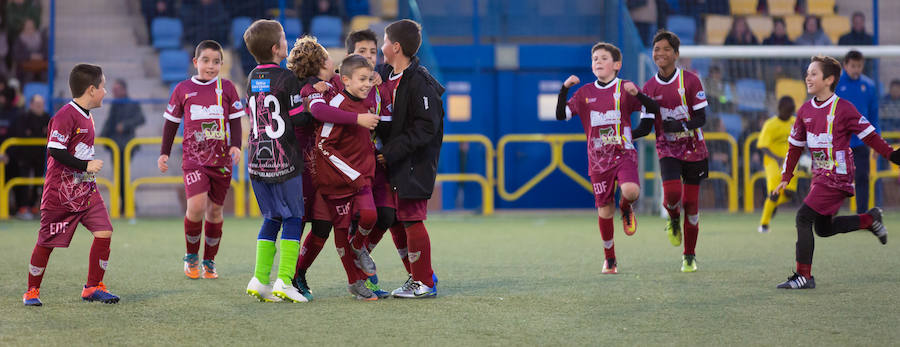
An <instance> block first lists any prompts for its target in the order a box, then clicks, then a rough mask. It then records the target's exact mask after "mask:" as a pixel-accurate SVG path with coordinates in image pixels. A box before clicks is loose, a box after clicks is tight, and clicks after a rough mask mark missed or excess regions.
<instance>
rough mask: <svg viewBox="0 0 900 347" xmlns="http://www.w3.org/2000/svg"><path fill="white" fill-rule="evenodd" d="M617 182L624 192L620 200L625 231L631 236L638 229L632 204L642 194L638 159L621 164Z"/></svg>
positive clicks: (617, 172)
mask: <svg viewBox="0 0 900 347" xmlns="http://www.w3.org/2000/svg"><path fill="white" fill-rule="evenodd" d="M616 182H618V184H619V190H620V191H621V192H622V198H621V199H620V200H619V210H621V213H622V229H623V230H624V231H625V235H629V236H631V235H634V233H635V232H636V231H637V217H635V215H634V209H633V208H632V204H634V202H635V201H637V200H638V198H639V197H640V196H641V186H640V184H641V180H640V175H639V174H638V168H637V161H636V160H627V161H625V162H623V163H622V165H620V166H619V168H618V170H617V171H616Z"/></svg>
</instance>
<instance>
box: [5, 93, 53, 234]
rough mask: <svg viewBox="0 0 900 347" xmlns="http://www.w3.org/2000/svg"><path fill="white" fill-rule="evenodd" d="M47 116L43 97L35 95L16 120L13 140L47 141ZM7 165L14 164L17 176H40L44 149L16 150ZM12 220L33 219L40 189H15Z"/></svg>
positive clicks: (27, 148) (41, 174)
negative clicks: (14, 212)
mask: <svg viewBox="0 0 900 347" xmlns="http://www.w3.org/2000/svg"><path fill="white" fill-rule="evenodd" d="M49 124H50V114H48V113H47V108H46V107H45V104H44V97H43V96H41V95H39V94H36V95H34V96H32V97H31V100H29V102H28V111H27V112H26V113H25V114H24V115H23V116H22V117H20V118H19V119H18V120H17V121H16V125H15V127H16V131H15V133H14V134H15V136H16V137H31V138H40V139H46V138H47V129H48V126H49ZM14 153H15V155H14V157H13V159H12V160H11V162H13V163H15V165H16V176H18V177H41V176H44V158H45V157H46V156H47V147H45V146H40V147H35V146H27V147H19V148H16V151H15V152H14ZM15 196H16V217H19V218H21V219H25V220H31V219H34V216H35V215H36V214H37V213H38V204H39V203H40V202H41V186H18V187H16V188H15Z"/></svg>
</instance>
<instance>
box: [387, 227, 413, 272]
mask: <svg viewBox="0 0 900 347" xmlns="http://www.w3.org/2000/svg"><path fill="white" fill-rule="evenodd" d="M390 230H391V239H393V241H394V246H395V247H397V254H399V255H400V261H402V262H403V267H404V268H406V273H408V274H412V268H411V267H410V266H409V245H408V243H407V242H406V228H405V227H404V226H403V223H401V222H396V223H394V225H392V226H391V229H390Z"/></svg>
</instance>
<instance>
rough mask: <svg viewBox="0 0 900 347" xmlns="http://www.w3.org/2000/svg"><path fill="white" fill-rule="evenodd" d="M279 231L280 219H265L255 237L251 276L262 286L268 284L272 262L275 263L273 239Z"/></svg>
mask: <svg viewBox="0 0 900 347" xmlns="http://www.w3.org/2000/svg"><path fill="white" fill-rule="evenodd" d="M280 229H281V218H277V217H274V218H266V219H265V220H263V224H262V227H260V229H259V235H257V237H256V266H255V268H254V271H253V275H254V276H255V277H256V279H257V280H259V282H260V283H262V284H268V283H269V282H270V281H269V277H270V274H271V272H272V262H274V261H275V237H277V236H278V230H280Z"/></svg>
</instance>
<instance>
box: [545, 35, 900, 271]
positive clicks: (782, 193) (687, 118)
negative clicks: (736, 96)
mask: <svg viewBox="0 0 900 347" xmlns="http://www.w3.org/2000/svg"><path fill="white" fill-rule="evenodd" d="M679 46H680V40H679V39H678V37H677V36H676V35H675V34H673V33H671V32H669V31H666V30H660V31H659V32H658V33H657V34H656V36H655V37H654V38H653V42H652V48H653V61H654V63H656V66H657V67H658V68H659V71H658V73H657V74H656V75H654V76H653V77H652V78H651V79H650V80H649V81H647V82H646V83H645V84H644V87H643V89H642V90H638V88H637V86H635V84H634V83H632V82H630V81H625V80H621V79H619V78H618V77H617V74H618V72H619V70H621V68H622V53H621V51H620V50H619V49H618V48H616V47H615V46H614V45H611V44H608V43H604V42H601V43H598V44H596V45H594V47H593V48H592V49H591V69H592V71H593V73H594V75H595V76H596V77H597V80H596V81H594V82H592V83H590V84H587V85H584V86H582V87H581V88H579V89H578V90H577V91H576V92H575V93H574V95H573V96H572V97H571V98H568V93H569V88H571V87H572V86H574V85H575V84H578V83H579V82H580V81H579V79H578V77H576V76H570V77H569V78H568V79H567V80H566V81H565V82H564V83H563V86H562V88H561V90H560V92H559V99H558V102H557V107H556V118H557V119H558V120H567V119H570V118H571V117H572V116H573V115H578V116H579V118H581V123H582V125H583V127H584V132H585V135H587V153H588V167H589V171H590V177H591V184H592V185H593V190H594V196H595V202H596V206H597V211H598V214H599V226H600V234H601V238H602V240H603V248H604V253H605V257H606V259H605V261H604V262H603V269H602V273H604V274H615V273H617V272H618V263H617V261H616V253H615V247H614V242H613V231H614V228H613V222H612V217H613V215H614V212H615V191H616V188H617V185H618V188H619V189H620V191H621V199H620V201H619V208H620V210H621V214H622V222H623V229H624V232H625V234H626V235H633V234H634V233H635V231H636V230H637V220H636V218H635V216H634V212H633V211H632V207H631V206H632V204H633V203H634V202H635V200H637V198H638V196H639V195H640V186H639V185H640V180H639V176H638V164H637V163H638V162H637V152H636V150H635V147H634V144H633V143H632V142H633V141H634V140H636V139H638V138H641V137H643V136H646V135H648V134H649V133H650V131H651V130H654V131H655V133H656V152H657V155H658V157H659V167H660V173H659V175H660V177H661V178H662V186H663V207H664V208H665V210H666V212H667V214H668V217H669V218H668V222H667V223H666V227H665V231H666V234H667V235H668V238H669V241H670V242H671V243H672V245H673V246H676V247H677V246H680V245H682V243H683V244H684V251H683V254H682V263H681V271H682V272H695V271H697V259H696V252H695V249H696V246H697V236H698V233H699V225H700V213H699V204H698V201H699V191H700V182H701V181H702V180H703V179H705V178H707V177H708V175H709V163H708V157H709V152H708V151H707V148H706V143H705V141H704V139H703V131H702V130H701V127H702V126H703V125H704V124H705V123H706V113H705V109H706V106H707V101H706V94H705V92H704V90H703V86H702V84H701V83H700V79H699V78H698V77H697V75H695V74H693V73H691V72H689V71H684V70H683V69H680V68H678V67H676V65H675V63H676V61H677V59H678V48H679ZM840 76H841V65H840V63H839V62H838V61H837V60H835V59H834V58H831V57H823V56H815V57H813V58H812V59H811V63H810V64H809V67H808V69H807V77H806V86H807V93H808V94H809V95H810V96H813V98H812V99H811V100H810V101H808V102H806V103H804V104H803V106H801V107H800V109H799V111H798V112H797V117H796V120H793V118H792V115H791V113H793V103H792V102H791V103H790V104H786V101H790V99H788V100H783V101H782V102H780V103H779V107H778V109H779V114H778V116H776V117H773V119H772V120H770V121H768V122H766V126H765V127H764V128H763V134H762V135H761V136H760V140H759V143H758V146H759V147H760V148H765V149H766V150H764V153H765V152H766V151H769V153H770V155H768V156H767V157H766V158H765V159H766V165H765V166H766V173H767V177H768V179H767V182H768V189H769V191H770V196H769V198H768V199H767V200H768V201H767V202H766V206H765V208H764V212H763V217H762V220H761V224H760V229H759V230H760V232H763V233H765V232H768V223H769V221H770V220H771V217H772V213H773V211H774V209H775V207H777V205H778V204H781V203H784V202H785V201H787V200H788V199H787V197H786V195H788V194H787V192H793V191H795V190H796V186H797V181H796V178H795V177H794V170H795V168H796V166H797V162H798V160H799V158H800V155H801V154H802V152H803V150H804V148H809V151H810V156H811V158H812V168H811V171H812V183H811V188H810V192H809V194H808V195H807V197H806V198H805V199H804V201H803V205H802V206H801V208H800V210H799V211H798V212H797V219H796V227H797V244H796V261H797V264H796V266H797V268H796V271H795V272H794V274H793V275H792V276H790V277H789V278H788V279H787V281H784V282H782V283H780V284H778V285H777V286H776V287H777V288H784V289H808V288H815V286H816V284H815V279H814V277H813V276H812V274H811V269H812V256H813V249H814V239H813V230H815V234H816V235H819V236H821V237H829V236H833V235H836V234H840V233H847V232H851V231H856V230H869V231H871V232H872V233H873V234H874V235H875V236H876V237H877V238H878V240H879V241H880V242H881V243H882V244H885V243H887V229H886V228H885V227H884V224H883V223H882V210H881V209H880V208H878V207H876V208H873V209H870V210H869V211H867V212H865V213H861V214H857V215H850V216H839V217H835V214H836V213H837V211H838V210H839V209H840V207H841V205H842V204H843V202H844V200H845V199H847V198H848V197H851V196H853V194H854V189H853V180H854V163H853V160H852V158H853V152H852V150H851V149H850V139H851V136H852V135H856V136H857V137H858V138H859V139H861V140H862V142H863V143H865V144H866V145H868V146H869V147H871V148H872V149H874V150H875V151H876V152H878V154H880V155H881V156H882V157H885V158H887V159H889V160H890V161H891V162H893V163H894V164H898V165H900V150H894V149H892V148H891V146H890V145H888V144H887V143H886V142H885V141H884V140H883V139H882V138H881V136H879V135H878V133H877V132H875V128H874V127H873V126H872V125H871V124H870V123H869V121H868V120H867V119H866V118H865V117H863V116H862V115H860V113H859V112H858V111H857V110H856V108H855V107H854V106H853V104H851V103H850V102H849V101H847V100H844V99H841V98H839V97H838V96H837V95H836V94H835V93H834V91H835V88H836V85H837V83H838V79H839V78H840ZM623 91H624V93H623ZM567 98H568V99H567ZM633 112H640V114H641V116H640V124H638V126H637V127H636V128H632V125H631V114H632V113H633ZM775 153H778V154H775ZM773 158H783V160H782V161H783V163H781V165H779V164H778V163H777V162H776V161H775V160H774V159H773ZM732 160H734V159H732ZM785 189H787V191H786V190H785ZM682 210H684V216H683V218H684V222H683V224H682V223H681V218H682Z"/></svg>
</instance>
